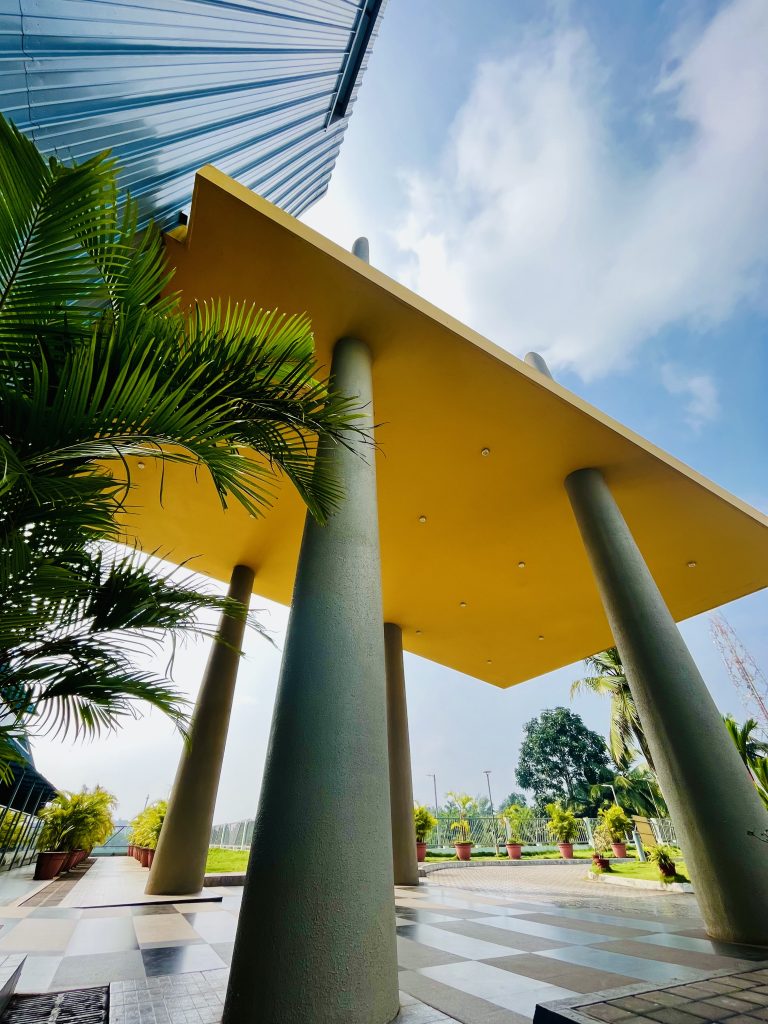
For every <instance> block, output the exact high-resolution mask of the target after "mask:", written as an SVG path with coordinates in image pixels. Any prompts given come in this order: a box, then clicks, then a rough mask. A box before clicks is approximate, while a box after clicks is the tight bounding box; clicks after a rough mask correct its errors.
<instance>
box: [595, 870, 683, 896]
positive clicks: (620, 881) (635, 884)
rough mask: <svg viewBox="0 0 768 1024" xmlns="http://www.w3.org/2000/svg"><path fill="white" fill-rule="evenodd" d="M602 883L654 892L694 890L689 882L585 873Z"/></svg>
mask: <svg viewBox="0 0 768 1024" xmlns="http://www.w3.org/2000/svg"><path fill="white" fill-rule="evenodd" d="M587 877H588V878H589V879H591V880H592V881H593V882H601V883H602V884H603V885H623V886H626V887H627V888H628V889H653V890H655V891H656V892H694V888H693V886H692V885H691V883H690V882H654V881H653V879H651V878H626V877H622V876H621V875H593V874H592V873H591V872H590V874H589V875H587Z"/></svg>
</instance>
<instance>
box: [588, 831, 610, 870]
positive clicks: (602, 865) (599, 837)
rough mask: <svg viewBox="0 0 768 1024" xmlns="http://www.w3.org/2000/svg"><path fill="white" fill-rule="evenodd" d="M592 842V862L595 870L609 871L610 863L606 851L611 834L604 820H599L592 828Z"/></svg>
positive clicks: (608, 847) (607, 851) (608, 849)
mask: <svg viewBox="0 0 768 1024" xmlns="http://www.w3.org/2000/svg"><path fill="white" fill-rule="evenodd" d="M592 842H593V844H594V852H593V854H592V863H593V864H594V866H595V869H596V870H597V871H610V870H611V865H610V862H609V860H608V853H609V851H610V849H611V836H610V833H609V831H608V829H607V827H606V825H605V822H600V824H599V825H598V826H597V827H596V828H595V829H594V830H593V832H592Z"/></svg>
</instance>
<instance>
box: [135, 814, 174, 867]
mask: <svg viewBox="0 0 768 1024" xmlns="http://www.w3.org/2000/svg"><path fill="white" fill-rule="evenodd" d="M167 810H168V802H167V801H166V800H155V802H154V803H152V804H149V806H148V807H145V808H144V810H143V811H141V812H140V813H139V814H137V815H136V817H135V818H134V819H133V821H132V822H131V840H132V842H133V843H135V844H136V850H137V859H138V861H139V863H140V864H141V866H142V867H143V868H149V867H152V861H153V860H154V857H155V850H156V849H157V842H158V839H159V838H160V830H161V829H162V827H163V822H164V821H165V815H166V812H167Z"/></svg>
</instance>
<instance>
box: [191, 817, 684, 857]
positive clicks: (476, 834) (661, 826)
mask: <svg viewBox="0 0 768 1024" xmlns="http://www.w3.org/2000/svg"><path fill="white" fill-rule="evenodd" d="M460 820H461V819H459V818H458V817H451V818H448V817H441V818H439V819H438V822H437V825H436V826H435V827H434V828H433V829H432V831H431V832H430V834H429V835H428V836H427V846H429V847H431V848H432V849H439V848H444V849H448V848H450V847H452V846H453V844H454V843H455V842H456V841H457V840H458V839H462V838H464V836H463V832H464V831H465V830H463V829H460V828H454V825H458V823H459V821H460ZM464 820H465V821H466V822H467V823H468V826H469V836H468V839H469V841H470V842H472V843H474V844H475V846H477V847H480V848H481V849H493V848H494V847H495V846H496V844H497V843H498V844H499V845H503V844H504V843H505V842H506V838H507V826H506V822H505V821H504V819H503V818H501V817H499V816H497V817H495V818H494V817H491V815H487V816H485V817H472V818H466V819H464ZM577 820H578V823H579V832H578V835H577V837H576V839H575V840H574V844H575V845H576V846H591V845H592V832H593V830H594V829H595V827H596V826H597V824H598V821H597V818H578V819H577ZM548 822H549V818H534V819H533V820H532V821H530V822H528V823H527V824H526V825H525V826H524V827H523V830H522V839H523V845H524V846H540V847H549V848H554V847H555V846H556V845H557V842H556V840H555V839H554V837H553V836H552V833H551V832H550V831H549V829H548V828H547V824H548ZM650 822H651V827H652V828H653V834H654V835H655V836H656V841H657V842H659V843H669V844H670V845H672V846H675V845H677V836H676V835H675V827H674V825H673V824H672V822H671V821H670V820H669V818H651V819H650ZM254 824H255V822H254V819H253V818H246V819H245V820H244V821H231V822H228V823H227V824H225V825H214V826H213V829H212V830H211V841H210V845H211V846H215V847H217V848H219V849H222V850H248V849H250V847H251V841H252V840H253V828H254Z"/></svg>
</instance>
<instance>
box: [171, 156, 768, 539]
mask: <svg viewBox="0 0 768 1024" xmlns="http://www.w3.org/2000/svg"><path fill="white" fill-rule="evenodd" d="M200 179H203V180H205V181H207V182H209V183H210V184H212V185H214V186H215V187H217V188H219V189H221V190H222V191H224V192H227V193H228V194H229V195H231V196H233V197H234V198H235V199H238V200H239V201H240V202H242V203H244V204H245V205H246V206H249V207H251V209H253V210H255V211H256V212H257V213H260V214H262V215H263V216H267V217H269V218H270V219H271V220H273V221H275V222H277V223H278V224H280V225H281V226H282V227H284V228H285V229H286V230H288V231H291V232H292V233H293V234H294V235H296V236H297V237H299V238H301V239H302V240H303V241H306V242H307V243H308V244H310V245H312V246H314V247H315V248H317V249H320V250H321V251H322V252H324V253H325V254H326V255H327V256H329V257H330V258H332V259H334V260H337V261H338V262H339V263H342V264H344V265H345V266H346V267H347V268H348V269H350V270H352V271H354V272H355V273H357V274H360V276H361V277H364V278H367V279H368V280H369V281H370V282H371V283H372V284H374V285H377V286H378V287H379V288H382V289H384V290H385V291H387V292H389V293H390V294H391V295H392V296H393V297H394V298H395V299H396V300H397V301H398V302H402V303H404V304H405V305H408V306H411V307H412V308H414V309H416V310H417V311H418V312H419V313H421V314H422V315H423V316H426V317H429V318H430V319H431V320H434V321H436V322H437V323H439V324H441V325H442V326H443V327H445V328H446V329H447V330H449V331H452V332H453V333H454V334H457V335H459V336H460V337H463V338H465V339H466V340H467V341H469V342H471V343H472V344H473V345H475V346H476V347H477V348H478V349H480V350H481V351H482V352H485V353H486V355H488V356H490V357H491V358H493V359H497V360H498V361H499V362H501V363H503V364H505V365H506V366H509V367H510V368H512V369H514V370H516V371H517V372H518V373H520V374H522V375H523V376H524V377H527V378H528V379H529V380H530V381H531V382H532V383H533V384H535V385H536V386H537V387H540V388H543V389H544V390H546V391H549V392H550V393H551V394H552V395H553V396H554V397H555V398H558V399H559V400H560V401H564V402H568V403H569V404H570V405H572V406H574V407H576V408H577V409H578V410H579V411H580V412H582V413H584V414H585V415H587V416H591V417H592V418H593V419H596V420H598V421H599V422H600V423H602V424H603V425H604V426H606V427H608V428H610V429H611V430H614V431H615V432H616V433H617V434H619V435H621V436H622V437H624V438H626V439H627V440H628V441H631V442H632V443H633V444H635V445H637V446H638V447H639V448H641V449H643V450H644V451H646V452H647V453H648V454H649V455H651V456H652V457H653V458H655V459H658V460H659V462H661V463H663V464H664V465H666V466H668V467H669V468H671V469H674V470H676V471H677V472H679V473H682V474H684V475H685V476H687V477H689V479H691V480H693V481H694V482H695V483H697V484H698V485H699V486H700V487H703V488H704V489H705V490H707V491H709V492H710V493H711V494H713V495H714V496H715V497H717V498H719V499H720V500H722V501H725V502H727V503H728V504H730V505H732V506H733V507H734V508H736V509H737V510H738V511H739V512H741V513H743V514H744V515H746V516H748V517H749V518H750V519H753V520H755V521H756V522H758V523H760V524H761V525H763V526H767V527H768V515H765V514H764V513H762V512H761V511H760V510H759V509H756V508H754V507H753V506H752V505H749V504H748V503H747V502H745V501H742V499H741V498H738V497H737V496H736V495H734V494H732V493H731V492H730V491H728V490H726V489H725V488H724V487H720V486H719V485H718V484H716V483H714V482H713V481H712V480H710V479H709V478H708V477H706V476H704V475H703V474H702V473H699V472H698V471H697V470H695V469H693V468H692V467H691V466H688V465H687V464H686V463H684V462H682V461H681V460H680V459H677V458H675V456H674V455H670V454H669V453H668V452H666V451H664V449H662V448H659V447H658V445H655V444H653V442H651V441H649V440H647V439H646V438H644V437H643V436H642V435H641V434H638V433H636V432H635V431H634V430H631V429H630V428H629V427H625V426H624V425H623V424H622V423H619V422H618V421H617V420H615V419H613V418H612V417H611V416H608V415H607V414H606V413H604V412H602V411H601V410H600V409H597V408H596V407H595V406H593V405H590V403H589V402H587V401H585V400H584V399H582V398H580V397H579V396H578V395H577V394H575V393H574V392H573V391H569V390H568V388H565V387H563V385H562V384H558V382H557V381H554V380H551V379H550V378H549V377H545V376H544V375H543V374H541V373H539V371H538V370H535V369H534V368H533V367H531V366H529V365H528V364H527V363H526V362H525V361H524V360H522V359H520V358H518V357H517V356H515V355H513V354H512V353H511V352H508V351H507V350H506V349H503V348H501V347H500V346H499V345H497V344H496V343H495V342H493V341H490V340H489V339H488V338H486V337H485V336H484V335H482V334H479V333H478V332H477V331H475V330H474V329H473V328H471V327H469V326H467V324H464V323H462V322H461V321H460V320H457V319H456V318H455V317H452V316H451V315H450V314H449V313H446V312H445V311H444V310H441V309H439V308H438V307H437V306H434V305H433V304H432V303H431V302H429V301H428V300H427V299H424V298H422V297H421V296H420V295H418V294H417V293H416V292H413V291H411V290H410V289H409V288H406V287H405V286H404V285H402V284H400V283H399V282H398V281H395V280H394V278H391V277H389V276H388V275H387V274H385V273H384V272H383V271H381V270H378V269H377V268H376V267H373V266H371V265H370V264H368V263H365V262H363V261H362V260H361V259H359V258H358V257H357V256H354V255H353V254H352V253H351V252H349V251H347V250H346V249H344V248H343V247H342V246H340V245H338V244H337V243H336V242H333V241H331V239H330V238H327V237H326V236H325V235H323V234H321V233H320V232H319V231H316V230H315V229H314V228H311V227H309V226H308V225H307V224H303V223H302V222H301V221H300V220H297V219H296V218H295V217H293V216H292V215H291V214H289V213H286V212H285V210H282V209H281V208H280V207H279V206H275V205H274V203H270V202H269V201H268V200H266V199H264V198H263V197H262V196H260V195H258V194H257V193H256V192H253V191H252V190H251V189H249V188H248V187H247V186H246V185H243V184H241V183H240V182H238V181H235V180H234V178H230V177H229V176H228V175H227V174H224V172H223V171H220V170H218V169H217V168H216V167H214V166H213V165H212V164H206V165H205V166H203V167H201V168H200V170H199V171H198V172H197V174H196V175H195V185H194V189H193V194H192V205H191V209H190V216H189V224H188V230H187V232H186V233H185V234H184V236H183V237H181V238H179V237H178V236H177V237H176V239H175V241H177V242H178V243H179V244H181V245H182V246H184V247H189V246H191V245H192V243H193V240H194V220H195V217H194V214H195V200H196V197H197V191H198V182H199V180H200Z"/></svg>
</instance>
